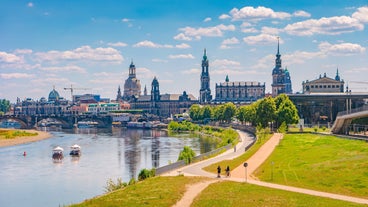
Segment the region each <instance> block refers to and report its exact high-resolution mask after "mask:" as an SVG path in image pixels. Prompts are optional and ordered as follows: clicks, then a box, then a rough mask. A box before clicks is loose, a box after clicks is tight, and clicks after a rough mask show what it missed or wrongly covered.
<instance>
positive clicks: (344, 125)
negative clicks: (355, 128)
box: [331, 106, 368, 134]
mask: <svg viewBox="0 0 368 207" xmlns="http://www.w3.org/2000/svg"><path fill="white" fill-rule="evenodd" d="M363 117H368V106H363V107H360V108H356V109H352V110H349V111H342V112H339V113H338V114H337V116H336V120H335V122H334V124H333V125H332V128H331V132H332V133H334V134H349V127H350V124H351V122H352V121H353V119H358V118H363Z"/></svg>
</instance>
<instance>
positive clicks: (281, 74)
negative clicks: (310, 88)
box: [271, 40, 293, 97]
mask: <svg viewBox="0 0 368 207" xmlns="http://www.w3.org/2000/svg"><path fill="white" fill-rule="evenodd" d="M271 86H272V96H273V97H275V96H277V95H279V94H281V93H286V94H291V93H293V90H292V87H291V79H290V74H289V71H288V69H287V68H285V69H283V68H282V65H281V54H280V42H279V40H278V41H277V54H276V59H275V68H274V69H273V70H272V84H271Z"/></svg>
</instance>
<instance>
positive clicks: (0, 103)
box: [0, 99, 10, 115]
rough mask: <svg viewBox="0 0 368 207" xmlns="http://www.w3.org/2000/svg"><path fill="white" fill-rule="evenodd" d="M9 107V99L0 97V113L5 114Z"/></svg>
mask: <svg viewBox="0 0 368 207" xmlns="http://www.w3.org/2000/svg"><path fill="white" fill-rule="evenodd" d="M9 109H10V101H9V100H6V99H0V115H1V114H5V113H6V112H8V111H9Z"/></svg>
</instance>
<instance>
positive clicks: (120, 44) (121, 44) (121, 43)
mask: <svg viewBox="0 0 368 207" xmlns="http://www.w3.org/2000/svg"><path fill="white" fill-rule="evenodd" d="M107 45H108V46H111V47H126V46H128V44H126V43H124V42H110V43H107Z"/></svg>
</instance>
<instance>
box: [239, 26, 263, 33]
mask: <svg viewBox="0 0 368 207" xmlns="http://www.w3.org/2000/svg"><path fill="white" fill-rule="evenodd" d="M241 31H242V32H243V33H258V32H259V31H258V30H257V29H256V28H253V27H251V28H243V29H241Z"/></svg>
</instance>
